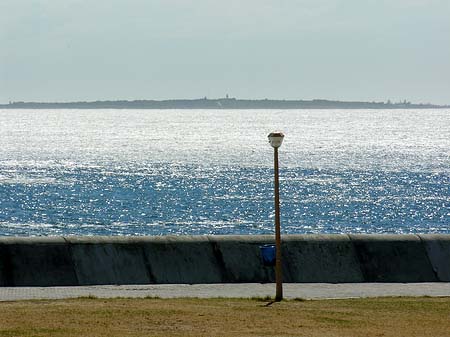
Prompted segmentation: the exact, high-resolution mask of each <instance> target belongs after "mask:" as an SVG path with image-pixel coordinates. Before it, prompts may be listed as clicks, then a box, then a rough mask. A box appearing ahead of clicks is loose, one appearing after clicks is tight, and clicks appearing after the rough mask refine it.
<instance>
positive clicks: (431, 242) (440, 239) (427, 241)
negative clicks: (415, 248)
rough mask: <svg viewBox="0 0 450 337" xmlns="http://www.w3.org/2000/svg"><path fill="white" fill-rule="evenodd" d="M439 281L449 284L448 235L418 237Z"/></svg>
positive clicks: (449, 242) (449, 244)
mask: <svg viewBox="0 0 450 337" xmlns="http://www.w3.org/2000/svg"><path fill="white" fill-rule="evenodd" d="M419 237H420V238H421V239H422V242H423V244H424V245H425V249H426V251H427V254H428V259H429V260H430V262H431V265H432V266H433V271H434V272H435V273H436V277H437V278H438V280H439V281H442V282H450V235H434V234H428V235H427V234H425V235H419Z"/></svg>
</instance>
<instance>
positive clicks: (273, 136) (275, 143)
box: [269, 131, 284, 302]
mask: <svg viewBox="0 0 450 337" xmlns="http://www.w3.org/2000/svg"><path fill="white" fill-rule="evenodd" d="M283 138H284V134H283V133H282V132H279V131H277V132H272V133H270V134H269V143H270V145H271V146H272V147H273V150H274V152H273V155H274V157H273V159H274V175H275V184H274V190H275V252H276V253H275V254H276V255H275V281H276V284H277V291H276V295H275V301H276V302H279V301H281V300H282V299H283V274H282V268H281V229H280V184H279V179H278V148H279V147H280V146H281V143H283Z"/></svg>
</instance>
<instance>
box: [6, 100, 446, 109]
mask: <svg viewBox="0 0 450 337" xmlns="http://www.w3.org/2000/svg"><path fill="white" fill-rule="evenodd" d="M441 108H450V105H436V104H430V103H425V104H424V103H410V102H406V101H403V102H399V103H392V102H390V101H387V102H348V101H333V100H325V99H314V100H274V99H255V100H250V99H236V98H228V97H227V98H216V99H208V98H206V97H205V98H201V99H172V100H134V101H127V100H117V101H90V102H64V103H63V102H60V103H58V102H10V103H9V104H0V109H441Z"/></svg>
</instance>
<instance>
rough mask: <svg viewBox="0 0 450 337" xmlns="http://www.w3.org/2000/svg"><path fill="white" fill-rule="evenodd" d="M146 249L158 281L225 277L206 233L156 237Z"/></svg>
mask: <svg viewBox="0 0 450 337" xmlns="http://www.w3.org/2000/svg"><path fill="white" fill-rule="evenodd" d="M144 253H145V258H146V260H147V261H148V264H149V267H150V271H151V275H152V279H153V280H154V282H155V283H192V284H193V283H221V282H222V280H223V278H224V276H223V269H222V266H221V265H220V263H218V262H220V261H218V260H217V258H216V254H215V252H214V250H213V247H212V245H211V244H210V242H209V240H208V238H207V237H206V236H192V237H191V236H183V237H180V236H178V237H172V236H166V237H161V238H152V239H150V240H149V241H148V242H146V243H145V245H144Z"/></svg>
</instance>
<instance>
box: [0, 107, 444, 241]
mask: <svg viewBox="0 0 450 337" xmlns="http://www.w3.org/2000/svg"><path fill="white" fill-rule="evenodd" d="M278 130H280V131H283V132H284V134H285V138H284V142H283V145H282V146H281V148H280V149H279V162H280V200H281V230H282V233H283V234H312V233H314V234H329V233H392V234H400V233H450V109H435V110H433V109H423V110H420V109H410V110H408V109H398V110H358V109H353V110H127V109H122V110H84V109H83V110H78V109H73V110H68V109H67V110H66V109H62V110H57V109H56V110H16V109H11V110H8V109H4V110H0V236H61V235H123V236H129V235H210V234H217V235H222V234H224V235H226V234H273V233H274V196H273V193H274V192H273V188H274V183H273V174H274V172H273V148H272V147H271V146H270V145H269V143H268V139H267V135H268V134H269V133H270V132H272V131H278Z"/></svg>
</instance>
